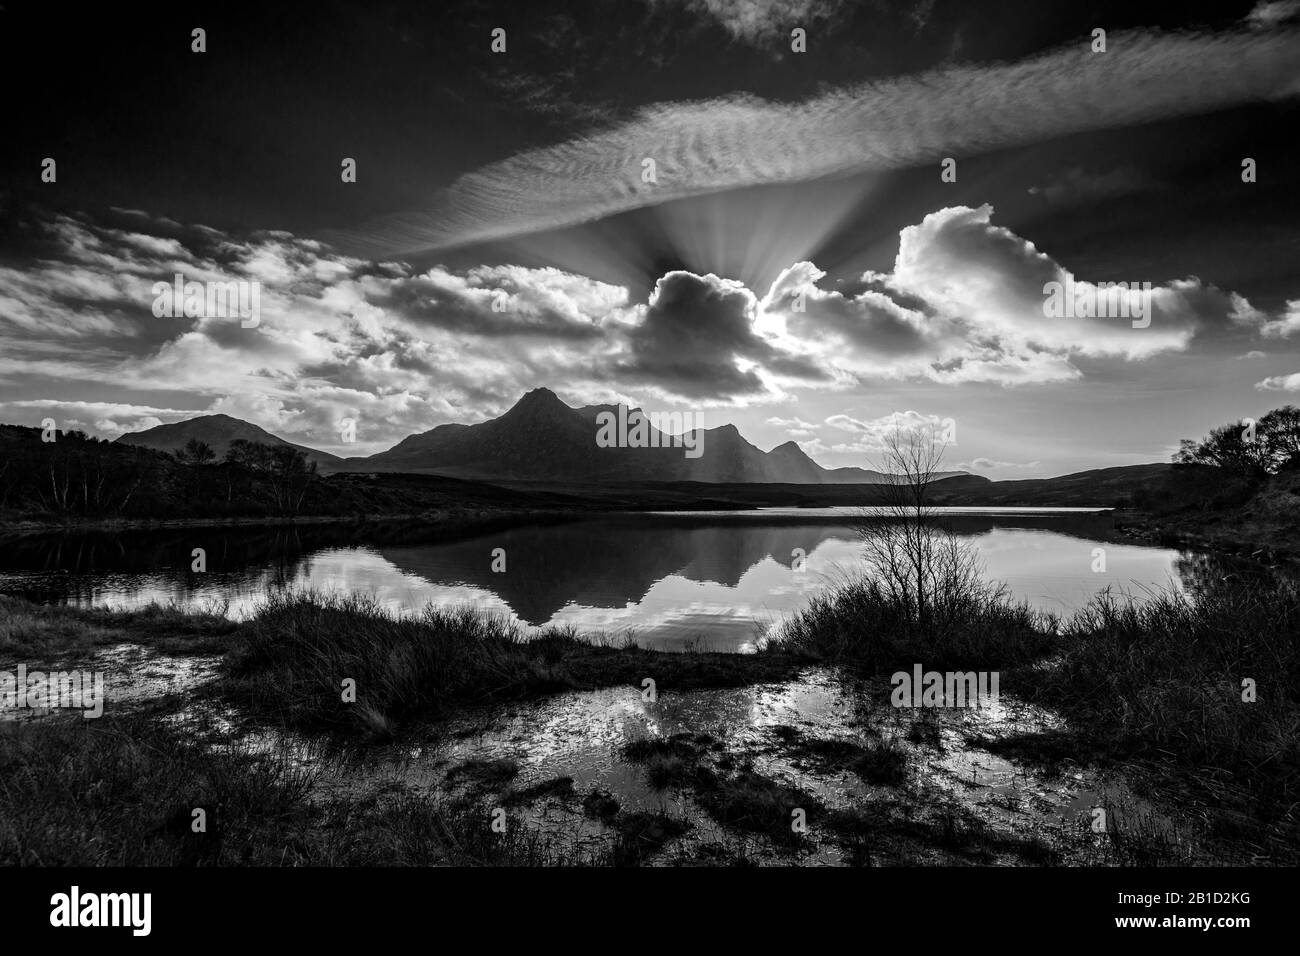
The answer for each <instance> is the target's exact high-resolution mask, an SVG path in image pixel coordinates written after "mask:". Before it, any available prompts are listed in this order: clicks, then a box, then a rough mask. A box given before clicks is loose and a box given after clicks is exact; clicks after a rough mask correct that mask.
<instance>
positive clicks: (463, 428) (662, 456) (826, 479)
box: [118, 388, 964, 485]
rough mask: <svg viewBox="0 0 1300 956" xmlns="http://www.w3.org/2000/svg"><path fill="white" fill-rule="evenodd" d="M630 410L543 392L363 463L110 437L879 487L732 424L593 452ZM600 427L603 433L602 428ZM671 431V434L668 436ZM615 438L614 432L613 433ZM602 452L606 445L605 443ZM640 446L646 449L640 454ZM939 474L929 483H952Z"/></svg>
mask: <svg viewBox="0 0 1300 956" xmlns="http://www.w3.org/2000/svg"><path fill="white" fill-rule="evenodd" d="M638 413H640V409H628V408H626V407H625V406H618V405H587V406H584V407H582V408H571V407H570V406H568V405H566V404H565V403H564V402H563V401H561V400H560V399H559V397H558V396H556V394H555V393H554V392H552V391H551V390H550V389H547V388H535V389H533V390H532V391H531V392H528V393H527V394H526V395H524V396H523V398H521V399H520V400H519V401H518V402H516V403H515V405H514V407H513V408H511V409H510V410H509V411H507V412H506V413H505V414H503V415H501V416H500V417H499V418H493V419H491V420H489V421H486V422H480V423H479V424H477V425H458V424H452V425H439V426H437V427H436V428H433V429H430V430H429V431H427V432H420V433H419V434H415V435H409V436H407V437H406V438H404V439H402V440H401V441H400V442H398V443H397V444H396V445H394V446H393V447H392V448H390V449H388V450H387V451H382V452H379V453H378V454H375V455H371V456H369V457H354V458H339V457H338V456H336V455H331V454H329V453H328V452H323V451H317V450H316V449H314V448H308V447H306V446H303V445H294V444H293V443H292V442H287V441H285V440H284V439H282V438H279V437H278V436H276V435H273V434H271V433H270V432H268V431H266V430H265V429H262V428H259V427H258V426H256V425H253V424H250V423H248V422H245V421H241V420H239V419H238V418H231V417H230V416H229V415H203V416H200V417H198V418H191V419H189V420H188V421H183V422H176V423H175V424H171V425H158V426H157V427H155V428H149V429H145V430H144V431H139V432H130V433H129V434H126V435H123V436H122V437H120V438H119V439H118V441H119V442H122V443H124V444H128V445H141V446H144V447H146V448H153V449H156V450H158V451H166V452H173V453H174V452H176V451H178V450H179V449H181V448H183V447H184V446H185V444H186V443H187V442H188V441H190V439H193V438H197V439H198V440H200V441H203V442H207V444H208V445H210V446H211V447H212V450H213V451H215V452H216V453H217V456H218V457H222V456H224V455H225V453H226V450H227V449H228V448H229V447H230V443H231V442H232V441H234V440H235V439H238V438H242V439H245V440H247V441H251V442H258V443H260V444H265V445H290V446H292V447H293V448H297V449H298V450H299V451H301V452H303V453H304V454H306V456H307V458H308V460H309V461H314V462H316V464H317V466H318V467H319V469H320V470H321V472H322V473H326V474H329V473H332V472H340V471H346V472H401V473H410V474H430V475H443V476H446V477H449V478H464V479H473V480H478V481H541V482H556V483H566V484H598V483H605V482H646V481H656V482H708V483H710V484H754V483H762V484H798V485H825V484H833V485H847V484H878V483H881V482H885V481H888V480H889V479H888V477H887V476H885V475H882V474H881V473H880V472H876V471H868V470H866V469H864V468H830V469H828V468H823V467H822V466H821V465H819V464H817V462H815V461H813V460H812V459H811V458H809V457H808V456H807V455H806V454H805V453H804V451H803V449H802V448H800V447H799V446H798V445H797V444H795V443H794V442H792V441H789V442H786V443H785V444H782V445H778V446H777V447H775V448H773V449H772V450H771V451H768V452H765V451H761V450H760V449H758V448H757V447H755V446H754V445H752V444H750V443H749V442H748V441H746V440H745V438H744V436H743V435H741V434H740V432H739V430H738V429H737V428H736V426H735V425H720V426H718V427H716V428H703V429H698V430H694V431H689V432H688V433H687V434H688V435H689V436H690V437H691V438H692V439H693V441H692V443H691V444H692V447H683V440H682V439H681V438H680V437H679V436H678V435H677V434H669V433H667V432H664V431H659V430H658V429H656V428H654V427H652V426H651V425H650V424H649V422H648V421H647V422H646V423H645V425H644V426H643V428H644V431H643V433H641V434H642V435H643V437H642V440H641V441H640V442H637V443H639V444H641V445H642V446H643V447H627V445H628V444H629V443H628V442H623V443H617V444H612V445H609V447H602V444H601V443H600V442H598V440H597V438H598V435H600V433H601V429H602V424H604V423H611V422H612V423H615V424H616V425H621V427H622V428H623V429H624V432H623V434H624V435H625V436H626V435H627V434H628V432H627V429H632V430H633V431H634V432H635V431H636V429H637V426H636V422H637V416H638ZM606 427H608V426H606ZM673 431H674V432H676V431H677V429H674V430H673ZM614 434H615V435H617V434H618V432H617V430H615V431H614ZM607 444H608V443H607ZM647 446H648V447H647ZM962 474H964V473H963V472H942V473H941V474H940V475H938V476H936V477H937V478H945V477H951V476H954V475H962Z"/></svg>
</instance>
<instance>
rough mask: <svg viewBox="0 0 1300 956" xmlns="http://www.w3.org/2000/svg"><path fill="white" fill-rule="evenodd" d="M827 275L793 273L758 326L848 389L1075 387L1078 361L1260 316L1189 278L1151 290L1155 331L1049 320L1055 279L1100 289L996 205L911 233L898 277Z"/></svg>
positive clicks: (780, 283) (798, 269)
mask: <svg viewBox="0 0 1300 956" xmlns="http://www.w3.org/2000/svg"><path fill="white" fill-rule="evenodd" d="M824 278H825V273H823V272H822V271H821V270H820V269H817V268H816V266H814V265H813V264H812V263H806V262H805V263H797V264H795V265H793V266H791V267H790V268H789V269H787V270H785V271H784V272H783V273H781V275H779V276H778V277H777V279H776V280H775V281H774V282H773V284H772V286H771V288H770V290H769V291H768V294H767V295H766V296H764V298H763V299H762V300H761V302H760V311H761V318H760V323H759V325H760V327H761V328H762V329H763V330H764V331H765V332H767V333H768V334H769V335H770V336H771V340H772V341H773V342H775V343H776V344H778V345H780V346H781V347H782V348H784V349H786V350H788V351H792V352H802V353H803V354H805V355H807V356H808V357H809V358H810V360H814V361H817V362H819V363H820V364H822V365H823V367H826V368H829V369H831V370H832V371H833V372H835V373H836V378H835V381H836V382H837V383H838V384H841V385H845V384H846V383H847V384H852V383H853V382H855V381H860V380H863V379H882V378H884V379H903V378H929V379H931V380H932V381H937V382H943V383H947V384H957V383H960V382H996V383H999V384H1004V385H1016V384H1032V383H1041V382H1051V381H1069V380H1072V379H1077V378H1079V377H1080V376H1081V375H1082V374H1083V373H1082V372H1081V370H1080V366H1079V360H1082V359H1087V360H1097V361H1101V360H1119V361H1143V360H1147V359H1150V358H1153V357H1155V356H1157V355H1160V354H1164V353H1170V352H1179V351H1183V350H1185V349H1187V348H1188V347H1189V346H1190V344H1191V342H1192V341H1193V339H1194V338H1195V336H1196V335H1197V334H1198V333H1201V332H1203V331H1208V330H1215V329H1219V328H1226V327H1229V326H1231V325H1233V324H1238V323H1240V322H1241V321H1242V319H1241V316H1242V314H1243V312H1250V311H1252V310H1250V307H1249V303H1247V302H1246V301H1245V300H1244V299H1242V298H1241V297H1240V296H1236V295H1233V294H1230V293H1225V292H1223V291H1221V290H1219V289H1217V288H1216V287H1214V286H1210V285H1206V284H1204V283H1202V282H1201V281H1200V280H1199V279H1196V278H1195V277H1188V278H1184V279H1177V280H1172V281H1170V282H1167V283H1165V284H1163V285H1156V284H1153V287H1152V289H1151V321H1150V325H1149V327H1146V328H1134V327H1133V324H1132V320H1131V319H1129V318H1099V317H1086V316H1079V317H1070V316H1062V317H1049V316H1048V315H1047V313H1046V310H1045V302H1046V299H1047V295H1046V294H1045V291H1044V289H1045V286H1047V284H1048V283H1053V282H1059V283H1062V284H1065V283H1067V282H1071V283H1074V285H1075V286H1076V287H1078V288H1082V289H1085V290H1087V289H1092V290H1095V289H1096V286H1095V285H1094V284H1092V283H1089V282H1086V281H1083V280H1080V279H1076V278H1075V277H1074V275H1073V274H1072V273H1070V272H1069V270H1068V269H1066V268H1065V267H1064V266H1062V265H1061V264H1059V263H1057V262H1055V261H1054V260H1052V259H1051V258H1050V257H1048V256H1047V255H1045V254H1043V253H1041V252H1039V251H1038V250H1037V249H1036V248H1035V246H1034V244H1033V243H1032V242H1029V241H1028V240H1026V239H1024V238H1022V237H1020V236H1017V235H1016V234H1014V233H1012V232H1011V231H1010V230H1008V229H1006V228H1004V227H1001V226H997V225H995V224H994V223H993V209H992V207H991V206H987V205H985V206H981V207H979V208H978V209H972V208H970V207H966V206H955V207H951V208H947V209H941V210H938V211H936V212H933V213H930V214H929V215H927V216H926V217H925V218H924V219H923V220H922V222H921V223H919V224H917V225H914V226H908V227H906V228H904V229H903V230H902V232H901V233H900V236H899V251H898V255H897V257H896V259H895V262H894V268H893V270H892V271H891V272H889V273H874V272H869V273H867V274H865V275H864V276H863V277H862V279H861V281H859V282H858V283H856V284H855V285H850V286H847V287H845V289H843V290H840V289H824V288H822V287H821V286H820V285H819V283H820V282H821V281H822V280H823V279H824ZM1124 278H1125V277H1115V279H1116V281H1121V280H1123V279H1124ZM1127 278H1128V279H1132V280H1134V281H1136V278H1137V277H1127Z"/></svg>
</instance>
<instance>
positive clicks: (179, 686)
mask: <svg viewBox="0 0 1300 956" xmlns="http://www.w3.org/2000/svg"><path fill="white" fill-rule="evenodd" d="M220 660H221V659H220V657H217V656H211V657H194V656H183V657H182V656H175V655H169V654H161V653H159V652H157V651H155V650H152V649H150V648H148V647H142V646H140V645H138V644H116V645H113V646H111V647H103V648H99V649H97V650H96V651H95V652H94V653H93V654H91V655H89V656H88V657H86V658H85V659H83V660H79V661H78V662H77V663H75V664H60V663H50V664H41V665H36V664H31V665H28V667H27V670H28V672H29V673H31V672H35V671H41V672H43V673H46V674H50V673H54V674H57V673H59V672H60V671H81V672H87V671H89V672H90V673H92V674H102V675H103V681H104V711H105V712H106V713H108V712H111V711H114V710H119V709H123V708H133V707H140V706H142V705H144V704H147V703H150V702H152V701H155V700H158V699H160V698H162V697H166V696H168V695H170V694H182V693H185V692H188V691H191V690H193V689H194V688H195V687H197V686H198V685H199V684H202V683H204V682H205V681H208V680H211V679H212V678H213V677H214V676H215V675H216V673H217V666H218V664H219V663H220ZM16 666H17V665H16V664H6V665H4V667H5V669H7V670H9V671H10V672H13V671H14V669H15V668H16ZM66 713H68V710H66V709H63V708H45V707H32V708H28V707H17V708H12V709H11V708H7V707H6V708H3V709H0V721H5V720H10V721H24V720H39V719H41V718H45V717H50V716H53V715H55V714H66Z"/></svg>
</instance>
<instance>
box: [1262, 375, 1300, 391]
mask: <svg viewBox="0 0 1300 956" xmlns="http://www.w3.org/2000/svg"><path fill="white" fill-rule="evenodd" d="M1255 387H1256V388H1257V389H1259V390H1260V391H1261V392H1300V372H1293V373H1292V374H1290V375H1270V376H1269V377H1268V378H1266V379H1264V381H1262V382H1256V383H1255Z"/></svg>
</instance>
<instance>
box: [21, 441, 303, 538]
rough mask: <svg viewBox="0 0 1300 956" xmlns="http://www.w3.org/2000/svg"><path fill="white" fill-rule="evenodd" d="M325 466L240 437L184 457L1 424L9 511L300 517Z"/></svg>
mask: <svg viewBox="0 0 1300 956" xmlns="http://www.w3.org/2000/svg"><path fill="white" fill-rule="evenodd" d="M316 481H317V474H316V465H315V463H314V462H308V461H307V458H306V455H305V454H304V453H303V452H301V451H299V450H298V449H296V448H293V447H291V446H288V445H278V446H276V445H262V444H258V443H255V442H249V441H244V440H236V441H234V442H232V443H231V445H230V448H229V450H228V451H227V452H226V454H225V456H224V457H223V458H221V459H218V457H217V455H216V453H215V452H214V451H213V449H212V448H211V447H210V446H209V445H207V444H206V443H205V442H202V441H197V440H193V439H192V440H191V441H190V442H189V443H188V444H187V445H186V446H185V447H184V448H182V449H180V450H178V451H177V452H176V453H175V454H168V453H166V452H160V451H157V450H154V449H150V448H143V447H141V446H137V445H125V444H118V443H115V442H111V441H108V440H106V439H102V438H94V437H92V436H89V435H87V434H86V433H85V432H82V431H74V430H68V431H63V432H59V433H57V434H55V435H54V440H53V441H43V440H42V431H41V429H38V428H27V427H23V426H18V425H0V512H14V511H16V512H20V513H23V514H46V515H57V516H82V517H102V516H113V515H120V516H124V517H126V516H130V517H150V518H168V517H191V516H200V515H201V516H221V515H263V514H276V515H293V514H297V513H298V512H299V511H300V510H301V509H302V508H303V503H304V499H305V498H306V497H307V495H308V491H309V489H310V488H311V487H312V486H313V483H315V482H316Z"/></svg>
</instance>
